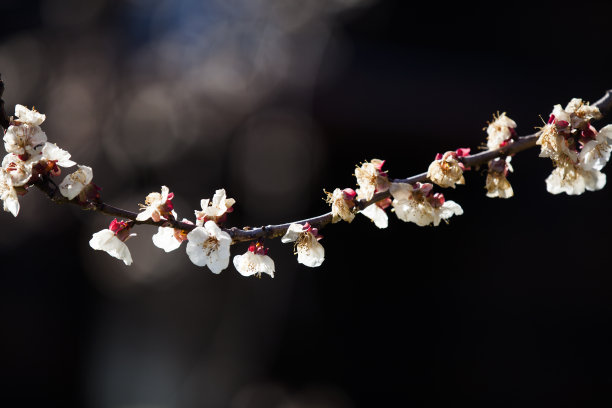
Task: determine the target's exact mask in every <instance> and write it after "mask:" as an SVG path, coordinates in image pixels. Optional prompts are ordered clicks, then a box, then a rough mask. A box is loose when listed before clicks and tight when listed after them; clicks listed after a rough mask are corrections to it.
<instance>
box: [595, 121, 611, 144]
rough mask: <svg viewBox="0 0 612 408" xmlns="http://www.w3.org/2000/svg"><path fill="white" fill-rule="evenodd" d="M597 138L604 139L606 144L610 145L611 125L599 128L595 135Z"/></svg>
mask: <svg viewBox="0 0 612 408" xmlns="http://www.w3.org/2000/svg"><path fill="white" fill-rule="evenodd" d="M597 138H602V139H605V140H606V141H607V142H608V143H612V125H606V126H604V127H602V128H601V130H600V131H599V133H598V134H597Z"/></svg>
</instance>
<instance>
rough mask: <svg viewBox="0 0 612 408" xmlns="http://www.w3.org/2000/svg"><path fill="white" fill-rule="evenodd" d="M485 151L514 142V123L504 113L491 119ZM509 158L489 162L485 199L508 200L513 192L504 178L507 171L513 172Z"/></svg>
mask: <svg viewBox="0 0 612 408" xmlns="http://www.w3.org/2000/svg"><path fill="white" fill-rule="evenodd" d="M486 130H487V150H496V149H499V148H501V147H504V146H507V145H509V144H512V143H514V141H515V140H516V138H517V137H518V136H517V133H516V122H515V121H513V120H512V119H510V118H509V117H508V116H506V113H505V112H504V113H502V114H501V115H497V116H494V117H493V121H492V122H490V123H489V126H488V127H487V129H486ZM511 159H512V157H511V156H502V157H496V158H495V159H493V160H491V161H489V163H488V171H487V180H486V182H485V188H486V189H487V197H491V198H494V197H499V198H510V197H512V196H513V195H514V190H512V186H511V185H510V182H509V181H508V179H507V178H506V177H507V176H508V171H514V169H513V168H512V165H511V164H510V160H511Z"/></svg>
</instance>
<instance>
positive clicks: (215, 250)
mask: <svg viewBox="0 0 612 408" xmlns="http://www.w3.org/2000/svg"><path fill="white" fill-rule="evenodd" d="M187 239H188V242H187V255H188V256H189V259H190V260H191V262H193V263H194V264H196V265H197V266H208V268H209V269H210V270H211V271H212V272H213V273H221V271H222V270H224V269H225V268H227V266H228V265H229V258H230V245H231V243H232V238H231V237H230V235H229V234H228V233H227V232H225V231H222V230H221V228H219V227H218V226H217V224H215V223H214V222H213V221H207V222H206V224H204V226H203V227H200V226H198V227H195V228H194V229H193V231H191V232H189V233H188V234H187Z"/></svg>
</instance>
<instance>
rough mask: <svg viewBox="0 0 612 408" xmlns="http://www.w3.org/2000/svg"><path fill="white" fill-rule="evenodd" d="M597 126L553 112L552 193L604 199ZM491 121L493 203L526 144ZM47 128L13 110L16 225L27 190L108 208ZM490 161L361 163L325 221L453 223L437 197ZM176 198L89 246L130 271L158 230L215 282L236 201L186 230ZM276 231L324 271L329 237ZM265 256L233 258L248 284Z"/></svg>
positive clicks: (9, 170)
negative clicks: (413, 175)
mask: <svg viewBox="0 0 612 408" xmlns="http://www.w3.org/2000/svg"><path fill="white" fill-rule="evenodd" d="M600 117H601V113H600V112H599V110H598V108H597V107H595V106H590V105H588V104H585V103H584V102H583V101H582V100H581V99H572V100H571V101H570V103H569V104H568V105H567V106H566V107H565V108H562V107H561V105H556V106H555V107H554V109H553V112H552V113H551V115H550V118H549V121H548V123H547V124H546V125H545V126H544V127H543V128H542V129H541V132H540V133H539V136H538V139H537V142H536V144H537V145H540V146H541V152H540V156H541V157H549V158H551V159H552V161H553V163H554V165H555V169H554V170H553V172H552V174H551V175H550V176H549V177H548V178H547V179H546V185H547V189H548V191H549V192H551V193H554V194H558V193H560V192H565V193H567V194H581V193H582V192H584V191H585V190H599V189H601V188H602V187H603V186H604V185H605V182H606V176H605V175H604V174H603V173H601V170H602V168H603V167H604V166H605V164H606V163H607V162H608V161H609V159H610V154H611V151H612V146H611V143H612V125H608V126H605V127H603V128H602V129H600V130H599V131H597V130H596V129H595V128H594V127H593V126H592V125H591V123H590V122H591V120H592V119H598V118H600ZM493 119H494V120H493V121H492V122H490V123H488V127H487V128H486V132H487V143H486V149H487V150H488V151H496V150H499V149H501V150H499V151H498V152H496V153H495V158H493V159H492V160H490V161H489V162H488V163H487V178H486V183H485V188H486V190H487V196H488V197H500V198H509V197H512V196H513V195H514V191H513V189H512V186H511V185H510V183H509V182H508V179H507V175H508V172H509V171H510V172H511V171H513V169H512V166H511V164H510V161H511V154H506V152H512V151H513V150H512V144H513V143H517V142H518V141H519V140H518V136H517V133H516V130H515V129H516V123H515V122H514V121H513V120H512V119H510V118H509V117H508V116H506V114H505V113H502V114H501V115H500V114H498V115H496V116H494V118H493ZM44 120H45V115H43V114H41V113H39V112H37V111H35V110H29V109H27V108H26V107H24V106H21V105H17V106H16V107H15V116H14V117H11V118H10V120H9V126H8V128H7V129H6V131H5V133H4V138H3V140H4V147H5V150H6V152H7V154H6V156H5V157H4V159H3V160H2V167H1V169H0V199H1V200H2V202H3V208H4V210H5V211H7V212H10V213H12V214H13V215H14V216H17V215H18V213H19V208H20V204H19V196H21V195H24V194H26V193H27V191H28V188H29V187H31V186H33V185H36V186H38V187H41V186H42V185H43V184H44V185H46V186H48V185H49V184H52V185H54V186H55V187H56V189H54V190H52V191H51V193H50V196H51V197H52V198H54V199H55V198H56V197H57V194H56V193H57V191H59V193H60V194H61V197H63V199H62V200H63V201H62V202H72V203H75V204H78V205H80V206H82V207H84V208H94V209H99V208H98V207H99V206H100V205H103V203H102V202H101V201H100V193H99V192H100V188H99V187H97V186H96V185H95V184H93V183H92V179H93V171H92V169H91V168H90V167H88V166H84V165H77V163H75V162H74V161H72V160H71V159H70V158H71V155H70V153H68V152H67V151H65V150H63V149H61V148H59V147H58V146H57V145H55V144H53V143H50V142H48V141H47V136H46V134H45V133H44V132H43V130H42V129H41V127H40V126H41V124H42V123H43V122H44ZM505 147H507V148H506V149H504V148H505ZM519 147H520V146H519ZM514 151H518V149H515V150H514ZM485 156H486V157H487V159H485V160H488V158H489V157H491V155H490V154H485ZM485 160H481V161H479V162H477V161H475V160H474V159H473V158H470V149H469V148H460V149H457V150H455V151H447V152H445V153H443V154H440V153H438V154H437V155H436V156H435V159H434V160H433V162H432V163H431V164H430V165H429V167H428V170H427V173H426V177H425V175H422V176H419V178H418V180H420V181H419V182H408V180H392V179H390V178H389V174H388V172H387V171H386V170H383V167H384V165H385V161H384V160H380V159H372V160H370V161H368V162H364V163H361V164H360V165H358V166H356V168H355V173H354V175H355V178H356V184H357V187H356V188H355V189H352V188H344V189H340V188H336V189H334V190H333V192H331V193H329V192H326V197H325V201H326V202H327V203H328V204H329V205H330V206H331V214H329V215H328V216H331V217H330V218H328V221H329V220H330V219H331V222H332V223H336V222H339V221H346V222H348V223H351V222H352V221H353V220H354V219H355V216H356V214H358V213H360V214H363V215H364V216H366V217H368V218H369V219H371V220H372V222H373V223H374V224H375V225H376V226H377V227H378V228H387V226H388V223H389V219H388V215H387V209H389V208H391V212H394V213H395V215H396V216H397V217H398V219H400V220H402V221H404V222H412V223H414V224H416V225H417V226H421V227H423V226H428V225H433V226H438V225H439V224H440V222H441V221H442V220H444V221H446V222H447V221H448V219H449V218H450V217H452V216H455V215H461V214H463V209H462V208H461V206H460V205H459V204H457V203H456V202H454V201H450V200H446V199H445V197H444V195H443V194H442V193H440V192H436V191H434V188H438V187H439V188H453V189H454V188H456V185H463V184H465V178H464V172H465V171H468V170H470V168H469V167H467V166H466V163H472V164H474V163H483V162H485ZM474 165H475V164H474ZM74 166H77V169H76V170H75V171H73V172H72V173H71V174H68V175H67V176H65V177H64V179H63V180H62V182H61V183H59V184H56V183H55V182H54V181H53V177H58V176H60V175H61V173H62V170H61V169H62V168H69V167H74ZM421 181H426V182H421ZM45 191H47V190H45ZM173 199H174V193H173V192H171V191H170V188H168V187H167V186H162V187H161V190H160V192H152V193H149V194H148V195H147V196H146V197H145V199H144V204H140V211H139V212H138V213H130V214H133V215H131V216H129V217H128V218H130V219H129V220H126V221H122V220H117V219H114V220H113V221H111V223H110V225H109V226H108V228H106V229H103V230H101V231H98V232H96V233H94V234H93V235H92V237H91V239H90V241H89V244H90V246H91V247H92V248H93V249H95V250H101V251H105V252H107V253H108V254H109V255H111V256H113V257H115V258H117V259H120V260H122V261H123V262H124V263H125V264H126V265H131V264H132V262H133V260H132V256H131V253H130V250H129V248H128V246H127V244H126V241H127V240H128V239H130V238H132V237H134V236H136V234H134V233H133V232H132V229H133V228H134V227H135V226H136V225H137V224H143V223H146V224H153V225H155V226H157V227H158V230H157V233H155V234H154V235H153V236H152V241H153V244H154V245H155V246H156V247H158V248H160V249H162V250H164V251H165V252H171V251H174V250H176V249H178V248H179V247H180V246H181V244H182V243H183V242H185V241H186V248H185V251H186V254H187V256H188V258H189V259H190V261H191V262H192V263H194V264H195V265H197V266H202V267H204V266H205V267H207V268H208V269H210V271H211V272H213V273H215V274H219V273H221V271H223V270H225V269H227V268H228V267H229V265H230V257H231V254H230V247H231V245H232V244H233V243H234V240H233V238H232V235H230V232H232V231H231V230H227V229H224V228H223V225H224V224H225V222H226V221H227V219H228V215H229V214H231V213H232V212H233V210H234V205H235V204H236V200H234V199H233V198H228V197H227V194H226V191H225V189H218V190H216V191H215V194H214V196H213V197H212V199H202V200H201V201H200V206H201V209H198V210H194V212H193V214H194V218H193V221H191V220H189V219H187V218H183V219H182V220H181V221H180V222H179V221H178V219H179V218H178V214H177V212H176V210H175V207H174V203H173ZM128 213H129V212H128ZM311 221H313V220H311ZM313 222H314V221H313ZM315 224H316V223H315ZM316 225H318V224H316ZM276 228H277V232H278V231H282V234H284V235H283V236H282V238H281V242H282V243H293V246H294V253H295V255H297V261H298V262H299V263H301V264H303V265H305V266H308V267H317V266H320V265H322V263H323V262H324V260H325V249H324V248H323V246H322V245H321V243H320V240H321V239H322V238H323V237H322V235H321V234H320V233H319V230H318V228H316V227H315V226H313V225H311V224H310V222H308V221H303V222H299V223H290V224H285V225H284V226H276ZM245 229H246V228H245ZM262 230H263V228H262ZM275 234H276V232H275ZM278 235H280V234H278ZM278 235H276V236H278ZM260 236H261V235H260ZM268 252H269V250H268V248H266V247H265V246H264V242H263V239H262V238H253V239H252V241H251V242H250V245H249V247H248V249H247V251H246V252H245V253H243V254H240V255H236V256H234V258H233V262H232V263H233V265H234V267H235V269H236V270H237V271H238V272H239V273H240V274H241V275H243V276H257V277H261V275H262V274H267V275H269V276H270V277H274V272H275V265H274V261H273V260H272V258H271V257H270V256H269V255H268Z"/></svg>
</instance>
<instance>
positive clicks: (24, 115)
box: [15, 104, 46, 125]
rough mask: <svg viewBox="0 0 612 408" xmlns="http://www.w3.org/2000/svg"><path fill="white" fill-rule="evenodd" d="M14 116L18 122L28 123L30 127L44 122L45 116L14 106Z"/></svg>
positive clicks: (23, 107) (20, 106)
mask: <svg viewBox="0 0 612 408" xmlns="http://www.w3.org/2000/svg"><path fill="white" fill-rule="evenodd" d="M15 116H17V117H18V118H19V121H20V122H24V123H28V124H31V125H40V124H42V123H43V122H44V121H45V118H46V116H45V115H43V114H42V113H39V112H36V111H35V110H30V109H28V108H26V107H25V106H23V105H19V104H17V105H15Z"/></svg>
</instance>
